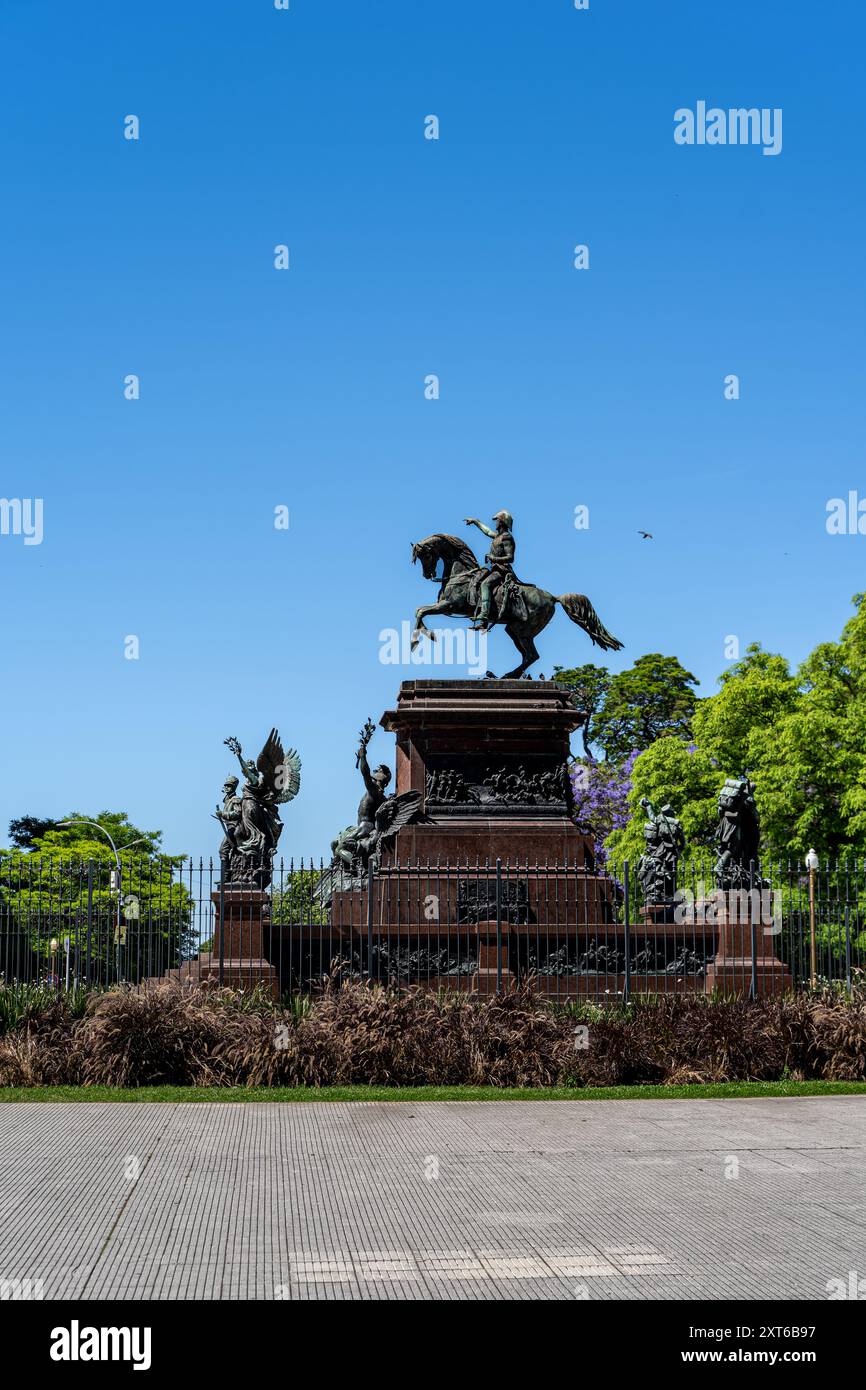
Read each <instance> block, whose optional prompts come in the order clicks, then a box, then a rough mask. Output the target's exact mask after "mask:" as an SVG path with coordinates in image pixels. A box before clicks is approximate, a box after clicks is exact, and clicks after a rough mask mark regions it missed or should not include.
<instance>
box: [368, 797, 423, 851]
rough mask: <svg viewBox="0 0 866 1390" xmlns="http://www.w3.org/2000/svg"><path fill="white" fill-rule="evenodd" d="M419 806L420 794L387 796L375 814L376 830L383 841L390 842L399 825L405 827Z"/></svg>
mask: <svg viewBox="0 0 866 1390" xmlns="http://www.w3.org/2000/svg"><path fill="white" fill-rule="evenodd" d="M420 805H421V793H420V792H401V794H400V795H399V796H389V797H388V798H387V799H386V800H385V801H383V802H382V805H381V806H380V807H379V809H378V811H377V812H376V829H377V830H378V831H379V834H380V835H381V837H382V839H383V840H390V839H391V838H392V837H393V836H394V835H396V834H397V831H398V830H399V829H400V827H401V825H407V824H408V823H409V821H410V820H411V819H412V817H413V816H414V815H415V812H416V811H417V810H418V807H419V806H420Z"/></svg>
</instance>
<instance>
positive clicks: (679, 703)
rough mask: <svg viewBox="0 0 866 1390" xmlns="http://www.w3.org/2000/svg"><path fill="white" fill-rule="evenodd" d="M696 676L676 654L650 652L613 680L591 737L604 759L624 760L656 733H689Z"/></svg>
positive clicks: (647, 744)
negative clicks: (665, 654)
mask: <svg viewBox="0 0 866 1390" xmlns="http://www.w3.org/2000/svg"><path fill="white" fill-rule="evenodd" d="M693 685H697V679H696V677H695V676H693V675H692V674H691V672H690V671H687V670H686V669H685V667H684V666H682V665H681V664H680V662H679V661H678V660H677V658H676V657H675V656H662V654H661V653H660V652H650V653H649V654H648V655H647V656H641V657H639V658H638V660H637V661H636V662H635V664H634V666H631V667H629V669H628V670H626V671H620V672H618V673H617V674H616V675H615V676H612V677H611V679H610V684H609V686H608V688H607V691H606V693H605V697H604V702H603V704H602V706H601V709H600V710H599V712H598V714H597V715H596V717H595V720H594V724H593V740H594V742H595V743H597V744H598V745H599V747H600V748H601V749H602V750H603V752H604V755H605V757H606V758H608V759H610V760H611V761H612V762H620V761H621V760H622V759H623V758H626V757H628V755H629V753H633V752H635V751H637V752H641V753H642V752H644V750H645V749H647V748H649V746H650V744H651V743H654V742H655V740H656V739H657V738H662V737H664V736H666V735H669V734H673V735H678V736H686V735H689V734H690V733H691V724H692V716H693V714H694V711H695V705H696V703H697V697H696V695H695V693H694V691H693V690H692V689H691V687H692V686H693Z"/></svg>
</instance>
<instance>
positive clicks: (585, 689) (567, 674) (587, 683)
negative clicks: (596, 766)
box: [553, 662, 611, 758]
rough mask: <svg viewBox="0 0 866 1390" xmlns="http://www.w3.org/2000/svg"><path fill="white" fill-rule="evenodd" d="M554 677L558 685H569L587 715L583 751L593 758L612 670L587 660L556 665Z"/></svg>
mask: <svg viewBox="0 0 866 1390" xmlns="http://www.w3.org/2000/svg"><path fill="white" fill-rule="evenodd" d="M553 678H554V680H555V681H556V684H557V685H564V686H567V687H568V689H569V690H571V691H573V692H574V695H575V698H576V700H577V704H578V707H579V708H580V709H582V710H583V712H584V714H585V715H586V723H585V724H584V726H583V728H582V729H581V731H580V733H581V738H582V739H583V751H584V753H585V754H586V756H587V758H591V757H592V756H593V754H592V744H593V743H594V742H595V720H596V716H597V714H598V711H599V710H600V709H601V707H602V706H603V704H604V700H605V697H606V695H607V692H608V690H609V688H610V682H611V674H610V671H609V670H608V669H607V667H606V666H594V665H593V664H592V662H587V664H586V665H585V666H570V667H569V668H568V669H565V668H564V667H562V666H554V668H553Z"/></svg>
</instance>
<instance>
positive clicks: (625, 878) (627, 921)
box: [622, 860, 631, 1004]
mask: <svg viewBox="0 0 866 1390" xmlns="http://www.w3.org/2000/svg"><path fill="white" fill-rule="evenodd" d="M622 886H623V892H624V893H625V907H624V909H623V947H624V950H625V987H624V989H623V992H622V993H623V999H624V1001H625V1003H626V1004H627V1003H628V1001H629V998H630V996H631V903H630V901H629V869H628V860H626V861H625V864H624V865H623V873H622Z"/></svg>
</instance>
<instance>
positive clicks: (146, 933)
mask: <svg viewBox="0 0 866 1390" xmlns="http://www.w3.org/2000/svg"><path fill="white" fill-rule="evenodd" d="M62 819H63V820H68V821H81V820H91V821H96V822H97V824H99V825H102V826H104V828H105V829H106V830H107V831H108V833H109V834H110V835H111V837H112V839H113V840H114V842H115V844H116V846H117V849H118V852H119V855H120V862H121V884H120V893H121V895H122V898H123V899H124V900H129V899H132V900H134V903H135V907H136V908H137V916H135V915H133V903H132V902H131V901H127V908H128V911H127V912H125V913H123V914H122V917H123V923H122V939H121V941H120V942H118V941H117V939H116V923H117V904H118V888H117V885H116V884H113V883H112V871H113V870H114V869H115V867H116V865H115V859H114V855H113V853H112V850H111V846H110V845H109V843H108V841H107V840H106V839H105V837H104V836H103V835H101V834H100V833H99V831H98V830H96V829H95V828H93V827H92V826H87V825H71V826H69V827H63V828H61V827H60V826H59V825H58V824H54V825H53V826H52V828H51V829H49V830H47V831H46V832H45V833H44V834H43V835H41V836H39V837H37V838H35V839H34V840H33V844H32V846H31V847H30V848H27V849H20V848H17V847H15V848H13V849H9V850H0V914H2V917H3V921H4V927H5V930H6V931H7V932H14V933H17V935H18V937H19V939H21V940H24V941H27V942H29V945H30V949H31V950H32V951H34V952H35V953H36V955H37V956H40V957H43V958H45V957H47V956H48V954H49V949H50V946H49V943H50V941H51V939H52V937H57V938H62V937H65V936H68V937H69V938H70V940H71V942H72V947H73V950H74V951H76V954H77V959H78V961H79V964H80V963H81V962H82V961H83V960H85V959H86V958H87V954H88V951H87V938H88V934H89V937H90V959H91V961H92V962H93V963H94V968H95V966H96V963H98V962H99V961H100V960H101V961H104V962H105V970H104V971H102V972H101V973H102V975H103V977H104V975H105V974H106V973H109V974H110V973H111V971H112V970H113V968H114V965H115V964H116V955H117V947H118V946H121V947H122V950H123V959H124V974H125V976H126V977H127V978H137V977H138V976H142V975H146V974H148V973H151V971H155V972H158V973H161V972H162V971H163V970H165V969H167V968H168V967H169V966H174V965H177V964H178V963H179V961H180V960H182V959H185V958H186V956H187V955H188V954H189V952H190V951H191V949H192V947H193V940H192V919H193V912H194V900H193V898H192V895H191V894H190V892H189V891H188V889H187V887H186V886H185V884H184V883H183V881H182V877H181V865H182V864H183V863H184V856H183V855H167V854H163V853H162V852H161V850H160V845H161V841H162V835H161V832H159V831H154V830H151V831H143V830H140V829H139V828H138V827H137V826H135V825H133V824H132V822H131V821H130V820H129V817H128V816H127V814H126V813H125V812H122V811H119V812H109V811H101V812H100V813H99V814H98V815H95V816H88V815H85V814H84V813H82V812H71V813H70V814H69V815H68V816H64V817H63V818H62ZM136 840H143V841H144V843H143V844H136V845H133V844H132V842H133V841H136ZM127 845H128V846H129V848H128V849H127V848H125V846H127ZM76 948H77V950H76Z"/></svg>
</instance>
